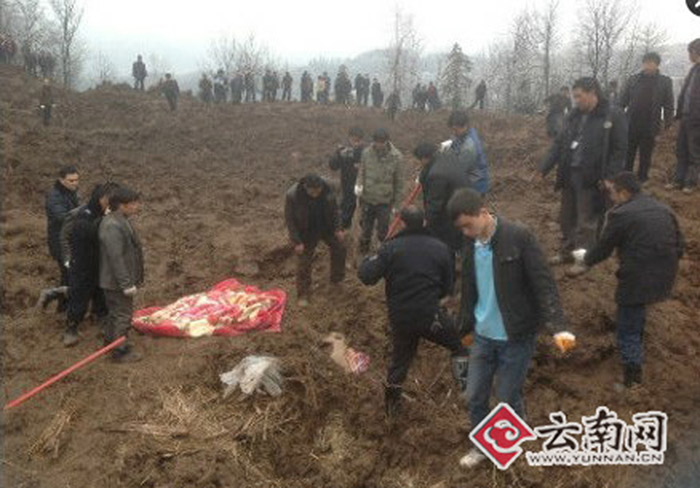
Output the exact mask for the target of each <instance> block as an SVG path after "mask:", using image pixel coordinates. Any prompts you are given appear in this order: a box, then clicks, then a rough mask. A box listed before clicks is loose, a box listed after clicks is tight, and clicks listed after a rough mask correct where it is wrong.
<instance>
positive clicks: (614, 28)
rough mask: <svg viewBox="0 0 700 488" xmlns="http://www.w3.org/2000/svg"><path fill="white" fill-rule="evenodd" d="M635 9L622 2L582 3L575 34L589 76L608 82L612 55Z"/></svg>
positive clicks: (604, 0) (617, 0)
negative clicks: (578, 39) (584, 58)
mask: <svg viewBox="0 0 700 488" xmlns="http://www.w3.org/2000/svg"><path fill="white" fill-rule="evenodd" d="M634 12H635V10H634V8H633V6H632V5H627V4H626V3H625V0H586V2H585V4H584V6H583V10H582V12H581V15H580V16H579V35H580V43H581V47H582V49H583V53H584V55H585V56H586V60H587V62H588V66H589V68H590V70H591V74H592V75H593V76H594V77H596V78H602V80H601V81H602V82H603V84H604V85H605V86H607V85H608V83H609V81H610V75H611V74H612V68H613V63H614V55H615V52H616V49H617V48H618V45H619V43H620V41H621V40H622V39H623V38H624V34H625V32H626V29H627V26H628V24H629V23H630V22H631V21H632V20H633V14H634Z"/></svg>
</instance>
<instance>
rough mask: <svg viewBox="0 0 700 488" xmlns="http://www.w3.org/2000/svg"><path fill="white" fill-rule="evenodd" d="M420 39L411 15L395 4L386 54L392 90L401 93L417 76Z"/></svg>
mask: <svg viewBox="0 0 700 488" xmlns="http://www.w3.org/2000/svg"><path fill="white" fill-rule="evenodd" d="M421 51H422V46H421V41H420V38H419V36H418V32H417V31H416V28H415V26H414V25H413V16H412V15H409V14H405V13H403V12H402V11H401V9H400V8H399V7H398V6H397V7H396V8H395V10H394V19H393V24H392V34H391V42H390V44H389V49H388V51H387V54H388V73H389V83H390V85H391V89H392V91H393V92H396V93H399V94H401V93H402V92H404V90H405V89H406V87H408V86H410V85H412V84H413V82H414V81H415V79H416V78H417V76H418V66H419V61H420V56H421Z"/></svg>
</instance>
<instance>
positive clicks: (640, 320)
mask: <svg viewBox="0 0 700 488" xmlns="http://www.w3.org/2000/svg"><path fill="white" fill-rule="evenodd" d="M646 311H647V310H646V306H645V305H634V306H622V305H619V306H618V308H617V347H618V348H619V349H620V357H621V358H622V363H623V364H626V365H627V364H633V365H641V364H642V363H643V362H644V345H643V342H642V339H643V338H644V324H645V323H646Z"/></svg>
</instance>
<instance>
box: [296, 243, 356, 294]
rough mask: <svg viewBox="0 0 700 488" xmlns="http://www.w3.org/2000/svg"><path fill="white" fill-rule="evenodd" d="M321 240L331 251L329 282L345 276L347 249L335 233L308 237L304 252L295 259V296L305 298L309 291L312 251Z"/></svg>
mask: <svg viewBox="0 0 700 488" xmlns="http://www.w3.org/2000/svg"><path fill="white" fill-rule="evenodd" d="M319 240H322V241H323V242H325V243H326V244H328V247H329V248H330V253H331V276H330V278H331V283H339V282H341V281H343V278H345V258H346V256H347V250H346V248H345V245H344V244H343V243H342V242H340V241H339V240H338V238H337V237H336V236H335V234H331V235H328V236H322V237H320V238H315V239H310V240H307V242H304V252H303V253H301V255H299V258H298V261H297V296H298V297H299V298H306V297H308V296H309V293H310V292H311V274H312V272H311V265H312V263H313V260H314V251H316V246H318V242H319Z"/></svg>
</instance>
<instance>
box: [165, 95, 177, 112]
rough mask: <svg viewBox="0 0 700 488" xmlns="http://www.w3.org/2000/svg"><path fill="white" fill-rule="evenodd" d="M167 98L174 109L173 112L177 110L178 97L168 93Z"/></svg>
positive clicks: (171, 108)
mask: <svg viewBox="0 0 700 488" xmlns="http://www.w3.org/2000/svg"><path fill="white" fill-rule="evenodd" d="M165 98H166V100H168V105H169V106H170V110H172V111H173V112H174V111H175V110H177V97H176V96H174V95H166V96H165Z"/></svg>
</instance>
